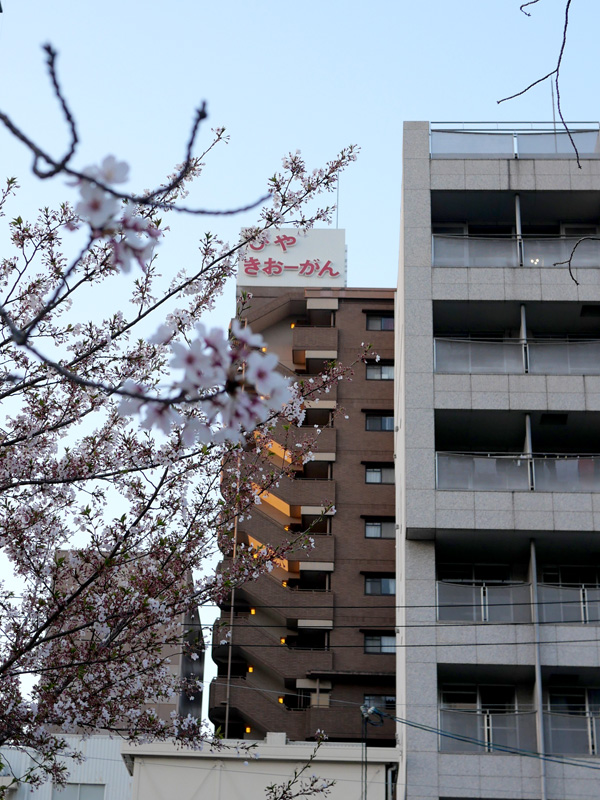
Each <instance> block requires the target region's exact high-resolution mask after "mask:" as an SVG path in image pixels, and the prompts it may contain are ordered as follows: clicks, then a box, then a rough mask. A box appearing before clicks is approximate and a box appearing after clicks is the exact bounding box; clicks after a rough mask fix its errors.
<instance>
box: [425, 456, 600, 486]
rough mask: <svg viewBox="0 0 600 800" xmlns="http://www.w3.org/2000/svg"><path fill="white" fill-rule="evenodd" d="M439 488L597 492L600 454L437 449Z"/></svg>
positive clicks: (599, 474)
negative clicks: (456, 451) (528, 453)
mask: <svg viewBox="0 0 600 800" xmlns="http://www.w3.org/2000/svg"><path fill="white" fill-rule="evenodd" d="M436 488H437V489H441V490H450V491H452V490H456V491H511V492H527V491H534V490H535V491H538V492H598V491H600V455H569V454H566V453H565V454H563V455H557V454H548V455H545V454H534V455H532V456H529V455H522V454H512V453H436Z"/></svg>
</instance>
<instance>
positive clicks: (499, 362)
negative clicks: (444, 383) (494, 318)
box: [434, 337, 600, 375]
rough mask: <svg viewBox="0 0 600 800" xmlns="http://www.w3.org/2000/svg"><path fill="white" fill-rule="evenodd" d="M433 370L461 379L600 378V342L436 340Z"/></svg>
mask: <svg viewBox="0 0 600 800" xmlns="http://www.w3.org/2000/svg"><path fill="white" fill-rule="evenodd" d="M434 370H435V372H436V373H438V374H459V375H522V374H524V373H529V374H533V375H600V339H538V340H536V339H533V340H532V339H529V340H528V341H526V342H525V341H523V340H522V339H491V340H490V339H487V340H486V339H458V338H456V339H453V338H446V337H436V339H435V340H434Z"/></svg>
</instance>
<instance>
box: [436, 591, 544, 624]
mask: <svg viewBox="0 0 600 800" xmlns="http://www.w3.org/2000/svg"><path fill="white" fill-rule="evenodd" d="M437 601H438V621H439V622H465V623H473V622H491V623H513V622H519V623H522V622H531V587H530V584H528V583H514V584H482V585H474V584H467V583H452V582H450V581H438V582H437Z"/></svg>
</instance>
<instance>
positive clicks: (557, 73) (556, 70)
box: [497, 0, 582, 169]
mask: <svg viewBox="0 0 600 800" xmlns="http://www.w3.org/2000/svg"><path fill="white" fill-rule="evenodd" d="M537 2H539V0H531V2H529V3H524V4H523V5H522V6H521V7H520V8H521V11H523V9H524V8H525V6H529V5H533V4H534V3H537ZM571 2H572V0H567V2H566V5H565V23H564V27H563V36H562V42H561V46H560V52H559V54H558V61H557V62H556V67H555V68H554V69H553V70H552V72H549V73H548V74H547V75H544V77H543V78H538V79H537V80H536V81H534V82H533V83H530V84H529V86H527V87H526V88H525V89H522V90H521V91H520V92H516V94H511V95H510V96H509V97H503V98H502V100H498V101H497V102H498V104H500V103H504V102H505V101H506V100H514V99H515V97H520V96H521V95H524V94H526V92H528V91H529V90H530V89H533V87H534V86H537V85H538V83H542V82H543V81H545V80H547V79H548V78H551V77H552V76H553V75H554V85H555V87H556V108H557V110H558V116H559V117H560V121H561V122H562V125H563V128H564V129H565V132H566V134H567V136H568V137H569V141H570V142H571V145H572V147H573V150H574V151H575V157H576V159H577V166H578V167H579V169H582V167H581V161H580V158H579V150H578V149H577V145H576V144H575V140H574V139H573V136H572V134H571V131H570V129H569V126H568V125H567V123H566V121H565V118H564V115H563V112H562V108H561V104H560V87H559V78H560V68H561V65H562V59H563V55H564V52H565V46H566V44H567V31H568V28H569V9H570V7H571ZM523 13H524V14H527V16H528V17H529V16H531V14H528V13H527V11H523Z"/></svg>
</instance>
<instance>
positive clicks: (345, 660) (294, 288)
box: [209, 230, 395, 746]
mask: <svg viewBox="0 0 600 800" xmlns="http://www.w3.org/2000/svg"><path fill="white" fill-rule="evenodd" d="M296 239H298V242H297V243H296ZM280 240H281V242H283V243H285V242H286V241H287V248H284V247H282V246H279V247H278V245H277V242H278V241H280ZM291 240H293V244H290V241H291ZM330 241H334V242H337V243H338V248H337V251H336V252H335V253H332V254H331V255H330V252H329V251H328V250H327V247H328V246H329V242H330ZM300 247H304V250H303V251H300ZM269 249H270V250H271V251H274V253H275V255H274V256H271V254H270V252H269ZM286 250H287V252H285V251H286ZM286 256H287V260H286ZM317 256H319V257H318V258H317ZM342 262H345V247H344V244H343V231H327V230H324V231H323V230H321V231H312V232H310V233H309V235H308V236H307V237H306V239H304V238H302V239H301V237H299V236H298V235H297V234H295V233H294V232H293V231H290V232H280V235H279V237H278V239H277V240H276V241H275V242H271V243H270V245H268V246H267V248H266V251H264V252H261V251H260V250H259V251H258V252H257V253H254V254H253V253H250V254H249V256H248V258H247V259H246V262H245V263H246V269H245V270H244V269H243V268H242V269H241V270H240V273H241V276H242V277H241V278H240V279H239V283H240V284H241V285H240V287H239V288H240V291H245V290H249V291H251V292H252V299H251V302H250V305H249V308H248V309H247V310H246V311H244V312H243V315H242V319H245V320H247V322H248V324H249V325H250V326H251V327H252V330H253V331H256V332H260V333H261V334H262V336H263V337H264V339H265V342H266V346H267V349H268V351H269V352H274V353H276V354H277V356H278V358H279V361H280V368H281V369H282V370H283V371H284V372H285V373H286V374H288V375H290V376H291V377H292V378H293V379H296V380H310V379H311V376H312V375H316V374H318V373H319V372H321V371H322V370H323V367H324V365H326V364H327V363H328V362H331V361H336V362H339V363H341V364H346V365H348V364H352V363H353V362H354V361H356V359H357V356H358V355H359V354H360V353H361V351H362V350H363V349H364V345H365V343H370V344H372V345H373V355H372V356H369V358H368V360H367V362H366V363H362V362H359V363H357V364H356V366H355V368H354V375H353V377H352V380H350V381H348V380H340V381H337V383H336V385H335V386H332V387H331V389H330V391H328V392H326V393H323V394H322V395H321V396H320V397H319V399H315V400H311V401H309V402H307V404H306V417H305V420H304V424H303V427H301V428H297V429H296V430H295V431H293V432H292V433H289V432H284V430H283V428H281V427H278V428H276V429H275V430H274V431H273V439H274V445H273V451H274V453H277V452H279V451H280V450H282V447H287V446H288V445H287V444H286V445H284V438H283V437H284V434H285V436H292V438H293V441H292V442H291V446H293V444H294V441H295V440H296V439H297V440H299V441H300V440H303V439H305V438H306V437H309V438H311V439H314V438H315V434H316V432H317V431H320V433H319V434H318V436H316V444H315V448H314V452H315V458H314V460H312V461H309V462H308V463H306V464H305V465H304V467H303V468H301V469H298V470H297V471H296V472H295V475H294V477H293V478H284V479H281V480H280V481H279V483H278V486H276V487H273V488H272V489H270V490H269V492H268V493H265V494H263V495H261V503H260V505H257V506H256V508H255V510H254V511H253V513H252V515H251V518H245V519H244V520H243V522H241V523H240V525H239V529H238V534H237V536H238V541H239V542H240V543H242V542H243V543H252V544H255V545H256V546H260V545H263V544H279V543H280V542H282V541H284V540H285V539H289V538H290V536H293V535H294V534H295V533H296V532H298V531H302V530H306V529H307V528H308V527H310V535H311V536H312V538H313V539H314V543H315V544H314V549H312V550H311V551H299V552H297V553H296V554H294V555H292V556H290V560H289V561H286V562H285V563H281V564H280V565H279V566H277V567H275V569H274V570H273V572H272V573H270V574H267V575H264V576H263V577H261V578H260V579H259V580H258V581H256V582H250V583H247V584H246V585H244V586H243V587H242V588H241V589H238V590H236V592H235V600H234V617H233V627H232V628H231V633H230V634H229V636H228V637H227V639H225V640H224V639H223V631H224V630H225V628H224V627H223V626H224V625H227V628H226V630H227V631H229V630H230V629H229V621H230V607H229V606H227V605H225V606H224V607H223V613H222V618H221V620H220V622H219V623H217V626H216V628H215V639H214V647H213V659H214V660H215V661H216V664H217V668H218V675H217V678H216V679H215V680H214V681H213V682H212V685H211V694H210V711H209V714H210V719H211V720H212V722H214V723H215V725H217V726H220V728H221V731H222V732H226V736H227V737H229V738H236V737H237V738H242V739H244V738H246V739H256V738H257V737H258V738H260V737H263V736H264V735H265V734H266V733H267V732H268V731H283V732H285V733H286V734H287V737H288V740H290V741H306V740H311V739H312V738H314V735H315V731H316V730H317V729H321V730H325V731H326V733H327V735H328V736H329V739H330V740H331V741H334V742H358V741H361V740H362V738H363V736H364V724H363V717H362V714H361V712H360V706H361V705H362V704H364V703H365V702H366V703H367V704H368V705H369V706H372V705H377V706H383V707H385V708H388V709H389V708H394V706H395V648H394V625H395V615H394V597H395V574H394V565H395V556H394V544H395V518H394V503H395V500H394V485H393V481H394V460H393V438H394V436H393V428H394V417H393V402H394V398H393V375H394V361H393V358H394V333H393V325H394V292H393V290H389V289H388V290H384V289H348V288H345V278H344V274H343V273H344V265H343V264H342ZM274 265H276V266H274ZM299 269H300V270H303V273H304V274H303V275H298V274H297V273H298V270H299ZM277 270H279V271H277ZM283 270H285V272H284V271H283ZM288 273H295V274H293V275H292V277H290V275H289V274H288ZM282 277H283V278H286V279H287V281H286V283H285V284H283V285H282V284H280V283H278V280H279V279H280V278H282ZM375 353H377V356H378V360H375V355H374V354H375ZM265 467H266V468H267V467H268V465H267V464H266V465H265ZM367 735H368V740H369V741H368V743H369V745H371V744H379V745H382V746H386V745H387V746H394V745H395V725H394V722H393V720H390V719H386V720H385V721H383V724H377V725H369V726H368V733H367Z"/></svg>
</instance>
